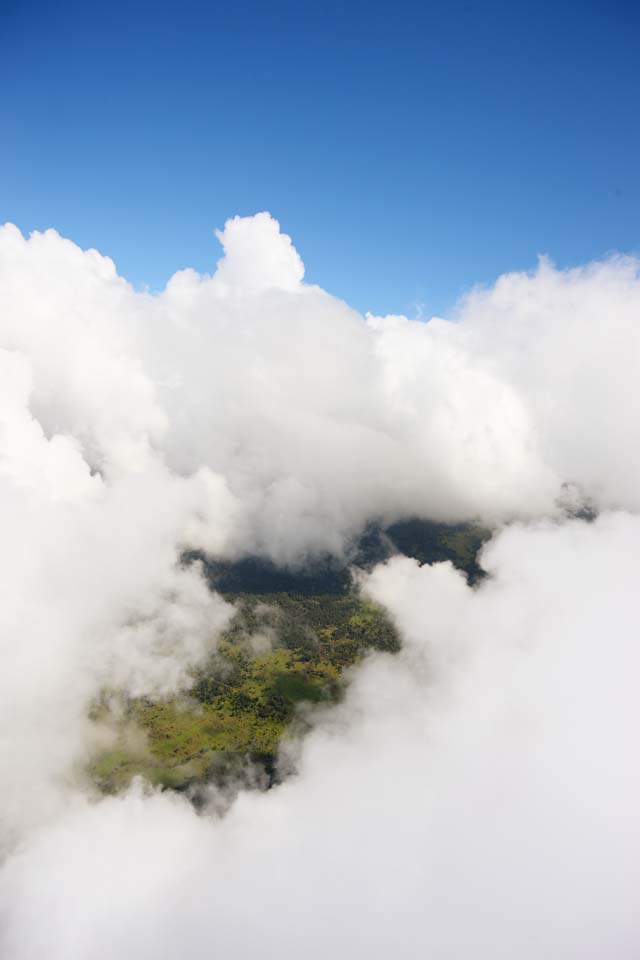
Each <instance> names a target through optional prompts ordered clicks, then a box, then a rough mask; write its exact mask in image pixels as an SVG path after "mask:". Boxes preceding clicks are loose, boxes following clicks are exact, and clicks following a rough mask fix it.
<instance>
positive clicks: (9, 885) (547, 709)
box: [2, 515, 640, 960]
mask: <svg viewBox="0 0 640 960" xmlns="http://www.w3.org/2000/svg"><path fill="white" fill-rule="evenodd" d="M639 534H640V527H639V522H638V519H637V518H630V517H628V516H622V515H610V516H605V517H602V518H601V519H600V520H598V521H597V523H595V524H593V525H587V524H584V523H577V522H574V523H571V524H569V525H567V526H564V527H557V526H551V525H542V526H540V527H538V528H531V529H523V528H515V529H512V530H509V531H507V532H505V533H503V534H502V535H501V536H500V537H498V539H497V540H496V541H495V542H494V543H493V544H492V545H491V546H490V547H489V549H488V550H487V552H486V554H485V558H484V559H485V563H486V565H487V567H488V569H489V570H490V571H491V578H490V579H489V580H486V581H485V582H484V583H483V585H482V586H481V587H480V588H479V589H475V590H474V589H471V588H469V587H468V586H467V585H466V583H465V582H464V580H463V579H462V578H461V576H460V575H459V574H458V573H457V572H456V571H454V569H453V568H452V567H450V566H449V565H448V564H443V565H437V566H435V567H432V568H430V567H423V568H419V567H418V566H417V565H416V564H415V562H414V561H410V560H406V559H398V560H394V561H391V562H390V563H389V564H387V565H386V566H384V567H382V568H379V569H377V570H376V571H375V572H374V573H373V575H372V576H371V579H370V581H369V584H368V590H369V591H370V593H371V594H372V595H373V596H374V597H376V598H377V599H378V600H382V601H383V602H385V603H386V604H387V605H388V606H389V609H390V611H391V612H392V614H393V615H394V616H395V617H396V618H397V621H398V623H399V624H400V626H401V628H402V631H403V636H404V638H405V647H404V650H403V651H402V653H401V654H400V655H399V656H397V657H395V658H394V657H392V656H389V655H387V656H380V655H378V656H376V657H374V658H371V659H370V660H369V661H368V662H367V663H366V664H365V666H364V667H362V668H361V669H360V670H359V672H358V673H357V675H356V676H355V677H354V679H353V683H352V685H351V688H350V691H349V694H348V697H347V700H346V701H345V703H344V704H343V705H341V707H340V708H338V709H336V710H334V711H333V712H330V713H327V714H326V715H325V716H324V718H323V719H321V720H319V722H318V725H317V727H316V729H315V731H314V732H313V734H312V735H311V736H310V738H309V739H308V740H307V741H306V743H305V745H304V747H303V752H302V756H301V758H300V760H299V772H298V775H297V776H296V777H295V778H293V779H291V780H289V781H287V782H285V783H284V784H283V785H282V786H280V787H278V788H276V789H274V790H272V791H270V792H269V793H268V794H249V793H248V794H245V795H244V796H242V797H241V798H240V799H239V800H238V801H237V802H236V804H235V806H234V807H233V808H232V809H231V811H230V812H229V813H228V814H227V815H226V817H225V818H223V819H209V818H208V817H206V816H205V817H200V818H199V817H197V816H196V815H195V814H194V813H193V812H192V810H191V809H190V808H189V807H188V805H186V803H185V802H183V801H179V800H177V799H175V798H173V797H169V796H166V795H162V796H161V795H157V794H156V795H147V796H145V795H144V794H143V793H141V792H140V791H139V790H133V791H132V792H130V793H129V794H128V795H127V796H125V797H123V798H119V799H110V800H105V801H102V802H101V803H100V804H98V805H90V804H87V803H86V802H85V801H82V800H80V799H78V800H77V802H76V805H75V807H74V808H73V809H71V810H69V811H67V812H66V813H65V814H64V815H63V816H61V817H60V818H59V819H58V820H57V821H56V823H55V824H54V825H53V826H52V827H51V828H50V829H49V830H47V831H46V832H45V833H43V834H41V835H39V836H38V837H37V838H35V839H34V841H33V842H32V843H31V844H30V845H29V847H28V848H27V849H25V850H24V851H23V852H22V853H21V854H19V855H17V856H15V857H14V858H13V859H12V860H11V861H10V862H9V863H8V864H7V866H6V868H5V871H4V874H3V878H2V902H3V903H4V909H5V917H6V921H7V922H6V927H5V940H4V944H5V950H6V951H7V955H8V956H12V957H16V958H22V957H31V956H38V955H40V954H41V953H42V952H46V954H47V956H50V957H52V958H57V957H65V958H66V957H92V958H112V957H117V956H122V955H123V954H124V955H136V956H140V957H174V956H177V955H179V954H183V953H185V952H186V953H187V954H188V955H189V956H193V957H206V956H210V955H211V953H212V952H214V953H220V954H223V955H225V956H228V957H246V956H249V955H251V954H253V953H254V952H258V951H259V952H261V953H263V954H264V955H266V956H273V957H275V956H285V957H288V956H297V955H299V954H300V952H302V951H303V952H304V953H305V955H306V956H310V957H323V956H326V955H327V953H328V952H336V953H338V954H339V955H341V956H343V955H349V956H388V955H390V954H393V955H396V956H397V955H399V956H402V957H423V956H425V955H427V956H429V955H433V956H446V957H455V958H457V957H460V958H462V957H468V956H471V955H473V956H480V957H505V958H507V957H513V956H520V957H524V958H527V957H531V958H532V960H533V958H537V957H539V956H540V955H541V954H544V955H545V956H548V957H558V958H563V960H564V958H566V957H575V958H581V960H583V958H589V957H593V958H600V957H602V956H616V957H621V958H622V957H629V958H631V957H634V956H636V955H637V950H638V946H639V945H640V931H639V930H638V921H637V916H638V889H640V885H639V881H640V867H639V864H640V837H639V835H638V831H637V808H638V801H639V800H640V776H639V771H638V765H637V763H636V762H634V758H635V756H636V755H637V748H638V729H640V726H639V723H638V721H639V720H640V716H639V708H638V700H637V692H636V689H635V688H636V677H637V671H638V668H639V667H640V649H639V648H638V643H637V631H636V626H635V625H636V623H637V617H638V612H639V611H638V596H639V594H638V589H637V588H638V583H637V573H636V571H637V569H638V562H639V561H640V556H639V552H640V536H639ZM612 624H614V625H615V629H612ZM87 878H91V881H92V882H91V883H87V882H86V880H87ZM36 918H37V920H36Z"/></svg>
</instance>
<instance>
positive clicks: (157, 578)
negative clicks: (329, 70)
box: [0, 213, 640, 960]
mask: <svg viewBox="0 0 640 960" xmlns="http://www.w3.org/2000/svg"><path fill="white" fill-rule="evenodd" d="M220 239H221V242H222V245H223V248H224V256H223V258H222V260H221V261H220V263H219V265H218V268H217V270H216V272H214V274H213V275H212V276H199V275H197V274H196V273H195V272H193V271H182V272H180V273H179V274H176V275H175V277H173V278H172V280H171V281H170V282H169V284H168V285H167V288H166V290H165V291H163V292H162V293H161V294H159V295H150V294H148V293H144V292H143V293H140V292H136V291H135V290H134V289H133V288H132V287H131V286H130V285H129V284H127V282H126V281H125V280H124V279H122V278H121V277H119V276H118V274H117V271H116V269H115V266H114V265H113V263H112V262H111V261H110V260H109V259H108V258H106V257H103V256H101V255H100V254H98V253H97V252H96V251H91V250H90V251H82V250H80V249H79V248H78V247H77V246H75V245H74V244H73V243H71V242H70V241H68V240H65V239H63V238H61V237H60V236H59V235H58V234H57V233H56V232H55V231H47V232H46V233H43V234H38V233H35V234H33V235H32V236H31V237H30V238H29V239H25V238H23V237H22V235H21V234H20V232H19V231H18V230H17V229H16V228H15V227H12V226H10V225H9V226H5V227H4V228H2V229H0V523H1V529H2V533H3V536H2V542H1V544H0V576H1V578H2V584H3V602H2V604H1V605H0V665H1V669H0V769H2V771H3V780H4V784H5V786H4V788H3V791H2V794H1V795H0V822H1V828H0V831H1V832H0V843H1V850H2V853H3V854H4V858H5V859H4V862H3V866H2V869H1V871H0V904H2V906H0V937H1V938H2V939H1V940H0V943H1V944H2V947H1V952H2V955H3V956H7V957H10V958H11V960H14V958H15V960H23V958H30V957H35V956H42V955H46V956H47V957H51V958H52V960H56V958H57V957H60V958H63V957H64V958H65V960H67V958H71V960H73V958H82V960H84V958H89V957H90V958H91V960H100V958H112V957H114V958H115V957H120V956H132V955H136V956H140V957H146V956H148V957H154V958H155V957H161V956H166V957H174V956H176V955H178V954H180V955H182V954H186V955H190V956H193V957H194V958H195V957H198V956H203V957H204V956H210V955H211V953H212V951H213V952H216V951H217V952H219V953H221V954H224V955H226V956H229V957H234V956H237V957H244V956H247V955H248V954H251V953H254V952H258V951H260V952H261V953H265V954H266V955H267V956H269V955H272V956H276V955H277V956H280V957H281V956H289V955H293V954H294V953H296V954H299V953H300V952H302V951H304V953H305V954H306V955H309V956H311V957H315V956H318V957H320V956H321V955H322V956H324V955H325V954H326V953H327V952H329V951H332V952H334V953H337V954H339V955H341V956H342V955H346V954H348V955H349V956H360V955H362V956H364V955H367V956H372V955H373V956H383V955H387V954H390V953H393V954H395V955H400V956H401V957H407V958H410V957H413V956H416V957H417V956H420V957H423V956H425V955H429V954H431V955H432V956H437V957H445V956H446V957H452V958H457V957H466V956H469V955H471V954H473V955H474V956H480V957H483V956H484V957H491V958H494V957H500V956H504V957H513V956H518V957H523V958H527V957H531V958H534V957H539V956H540V955H541V954H544V955H545V956H549V957H558V958H562V960H565V958H567V957H576V958H578V957H579V958H580V960H583V958H589V957H594V958H596V957H597V958H600V957H602V956H616V957H632V956H635V955H637V952H638V947H639V946H640V944H639V942H638V941H639V939H640V937H639V935H638V924H637V915H638V906H639V905H638V902H637V894H636V891H637V890H638V889H640V884H639V883H638V880H640V877H638V867H637V864H638V863H640V856H639V854H640V850H638V839H639V838H638V832H637V830H636V829H635V826H634V823H635V819H636V811H637V808H638V800H639V799H640V797H639V794H640V789H639V773H638V765H637V763H636V762H635V757H636V755H637V752H638V751H637V747H638V744H637V733H636V732H637V730H638V729H640V724H639V723H638V720H639V719H640V718H639V717H638V707H637V698H636V696H635V689H634V687H635V682H636V677H637V675H638V667H639V666H640V664H639V663H638V659H639V653H638V646H637V639H636V629H635V625H636V624H637V622H638V614H639V613H640V611H639V610H638V597H639V596H640V590H638V582H637V573H636V571H637V569H638V566H639V564H638V561H639V560H640V557H639V556H638V553H639V551H640V527H639V520H638V517H637V516H636V515H635V513H636V512H637V511H638V509H639V507H640V503H639V501H638V497H639V494H638V490H640V483H639V481H640V453H639V452H638V451H640V442H639V441H640V436H639V433H640V416H639V413H640V411H639V410H638V399H637V389H636V386H635V385H636V383H637V382H638V379H639V375H640V369H639V367H640V343H639V342H638V338H639V337H640V333H639V332H638V325H637V316H638V307H639V306H640V282H639V279H638V264H637V262H636V261H634V260H632V259H621V258H614V259H611V260H608V261H606V262H604V263H600V264H592V265H590V266H588V267H584V268H581V269H577V270H571V271H559V270H556V269H555V268H554V267H553V266H552V265H550V264H549V263H547V262H546V261H542V262H541V263H540V264H539V266H538V268H537V269H536V270H535V271H533V272H532V273H528V274H512V275H508V276H505V277H503V278H501V279H500V280H499V281H498V282H497V284H496V285H495V286H494V287H493V288H491V289H488V290H476V291H472V292H471V293H470V294H469V296H468V297H467V298H465V299H464V300H463V301H461V303H460V304H459V305H458V308H457V310H456V313H455V316H454V319H453V320H451V321H448V320H443V319H433V320H431V321H430V322H428V323H424V322H422V321H413V320H409V319H407V318H405V317H395V316H390V317H366V318H363V317H361V316H360V315H359V314H357V313H356V312H355V311H353V310H351V309H350V308H349V307H348V306H347V305H346V304H345V303H343V302H342V301H340V300H337V299H335V298H333V297H331V296H330V295H329V294H327V293H326V292H324V291H322V290H321V289H319V288H318V287H314V286H310V285H306V284H304V282H303V277H304V268H303V265H302V262H301V260H300V258H299V256H298V254H297V252H296V251H295V249H294V247H293V246H292V244H291V241H290V239H289V238H288V237H287V236H285V235H284V234H282V233H281V232H280V228H279V225H278V223H277V222H276V221H275V220H273V219H272V218H271V217H270V216H269V215H268V214H265V213H263V214H258V215H257V216H256V217H253V218H251V217H250V218H235V219H233V220H231V221H229V222H228V223H227V224H226V226H225V229H224V231H223V232H222V233H221V234H220ZM585 501H586V502H589V503H590V504H592V505H593V506H594V507H595V508H596V509H597V510H599V511H601V513H602V515H601V516H600V517H599V518H598V519H597V520H596V521H595V522H594V523H586V522H583V521H569V520H567V518H566V510H565V509H564V508H565V507H566V505H567V504H569V505H573V506H576V505H580V504H581V503H583V502H585ZM414 515H417V516H422V517H429V518H433V519H444V520H467V519H476V518H479V519H481V520H484V521H485V522H490V523H492V524H494V525H496V526H497V527H504V529H502V530H501V532H500V531H499V532H498V533H497V534H496V536H495V538H494V540H493V541H492V543H491V544H490V545H489V546H488V547H487V548H486V549H485V551H484V554H483V558H482V562H483V565H484V566H485V568H486V570H487V571H488V573H489V577H487V578H486V579H485V580H484V581H483V582H482V584H481V585H480V586H479V587H476V588H473V589H472V588H470V587H468V586H467V584H466V583H465V582H464V580H463V579H462V578H461V577H460V575H459V574H458V573H456V572H455V571H454V570H453V568H451V567H450V566H448V565H446V564H445V565H435V566H433V567H422V568H419V567H418V566H417V565H416V564H415V563H413V562H412V561H410V560H407V559H406V558H405V559H402V558H396V559H394V560H392V561H390V562H389V563H388V564H386V565H384V566H381V567H379V568H377V569H376V570H374V571H373V573H372V574H371V575H370V577H369V579H368V581H367V584H366V589H367V590H368V591H369V593H370V594H371V595H372V596H373V597H375V598H376V599H377V600H378V601H379V602H382V603H383V604H385V606H386V607H387V608H388V610H389V611H390V613H391V614H392V616H393V617H394V618H395V619H396V622H397V623H398V626H399V629H400V631H401V634H402V637H403V640H404V646H403V650H402V652H401V654H400V655H398V656H396V657H392V656H390V655H389V656H382V655H378V656H375V657H371V658H370V659H369V660H368V661H367V662H366V663H364V664H363V665H362V666H361V667H359V668H358V669H356V670H354V672H353V675H352V683H351V686H350V689H349V693H348V696H347V697H346V699H345V701H344V703H342V704H341V705H340V706H338V707H336V708H332V709H331V710H327V709H325V710H323V711H318V712H317V714H316V715H315V720H314V729H313V731H312V733H311V734H310V736H309V737H308V738H307V739H306V740H305V741H304V743H303V744H301V745H297V746H296V747H295V749H294V748H292V749H293V752H294V753H295V752H296V750H297V751H298V753H297V770H298V772H297V774H296V775H295V776H294V777H292V778H290V779H289V780H287V781H286V782H285V783H284V784H283V785H281V786H279V787H277V788H275V789H272V790H270V791H269V792H268V793H266V794H259V793H255V792H251V791H246V792H244V793H241V795H240V796H239V797H238V799H237V800H236V801H235V803H234V804H233V805H232V806H231V808H230V809H229V811H228V812H227V813H226V814H225V815H224V816H222V817H220V816H218V815H217V814H216V813H215V811H209V812H208V813H205V814H203V815H202V816H199V815H197V814H196V813H195V812H194V810H193V809H192V808H191V807H190V806H189V805H188V804H187V803H186V802H185V801H183V800H180V799H178V798H176V797H172V796H169V795H166V794H162V795H161V794H155V793H152V792H151V793H149V792H148V791H147V790H146V788H145V787H144V786H143V785H137V786H136V787H134V788H133V789H132V790H131V791H130V792H129V793H127V794H126V795H124V796H122V797H119V798H111V799H96V798H95V796H93V795H92V794H91V790H90V789H89V788H88V786H87V784H86V783H85V782H84V781H83V775H82V772H81V771H82V768H83V764H84V763H85V762H86V759H87V757H88V756H89V754H90V751H91V747H92V737H94V736H95V730H94V729H93V728H92V725H91V724H90V723H89V722H88V720H87V713H88V710H89V707H90V705H91V703H92V701H93V700H94V698H95V697H96V696H97V695H99V694H100V692H101V691H102V690H104V689H105V688H107V689H108V688H117V689H119V690H123V691H128V692H130V693H132V694H135V695H144V696H150V697H154V696H162V695H166V694H169V693H173V692H177V691H179V690H181V689H184V688H185V687H188V685H189V682H190V671H191V669H192V668H193V666H194V665H196V664H198V663H199V662H200V661H201V660H202V659H203V658H204V657H206V656H208V654H209V653H210V651H211V650H212V648H213V647H214V646H215V643H216V640H217V637H218V635H219V633H220V631H221V630H222V629H223V628H224V626H225V625H226V624H227V623H228V620H229V617H230V615H231V612H232V611H231V608H230V606H229V605H228V604H227V603H225V602H224V601H223V600H222V599H221V598H220V597H219V596H217V595H215V594H214V593H211V592H210V591H209V589H208V588H207V586H206V585H205V582H204V580H203V577H202V575H201V572H200V570H199V568H198V566H197V565H193V566H191V567H189V568H184V567H183V566H182V565H181V562H180V561H181V557H182V555H183V552H184V551H185V550H187V549H197V550H203V551H205V552H207V553H209V554H211V555H212V556H215V557H218V558H230V557H238V556H242V555H245V554H251V553H259V554H262V555H264V556H268V557H270V558H272V559H273V560H275V561H276V562H279V563H293V564H295V563H302V562H304V561H305V560H306V559H307V558H308V557H310V556H312V555H313V554H317V553H323V552H330V553H333V554H335V555H336V556H342V557H344V556H348V555H349V548H350V545H351V543H352V541H353V539H354V537H356V536H357V535H358V533H359V532H360V531H361V530H362V528H363V527H364V526H365V525H366V523H367V522H369V521H372V520H380V521H383V522H390V521H392V520H395V519H398V518H402V517H408V516H414Z"/></svg>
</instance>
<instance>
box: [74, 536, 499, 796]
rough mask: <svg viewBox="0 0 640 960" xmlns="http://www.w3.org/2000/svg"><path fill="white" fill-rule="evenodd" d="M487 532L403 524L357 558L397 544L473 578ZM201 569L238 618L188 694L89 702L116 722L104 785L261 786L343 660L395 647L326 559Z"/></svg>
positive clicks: (339, 673)
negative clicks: (286, 738)
mask: <svg viewBox="0 0 640 960" xmlns="http://www.w3.org/2000/svg"><path fill="white" fill-rule="evenodd" d="M486 536H487V534H486V532H485V531H484V530H481V529H479V528H476V527H462V526H459V527H452V526H445V525H441V524H426V523H424V522H422V521H409V522H407V523H404V524H397V525H395V526H394V527H392V528H389V529H388V530H387V531H384V532H383V531H380V530H378V529H372V530H369V531H368V532H367V535H366V537H363V538H362V540H361V542H360V544H359V545H358V553H357V556H356V558H355V559H357V562H358V563H359V564H360V565H362V566H365V567H367V566H371V565H372V564H373V563H376V562H378V561H379V560H381V559H384V558H385V557H386V556H388V555H389V554H390V553H391V552H393V551H394V548H400V549H401V552H403V553H406V554H408V555H409V556H415V557H416V558H417V559H418V560H419V561H420V562H434V561H438V560H445V559H450V560H452V561H453V562H454V563H455V564H456V565H457V566H459V567H460V568H461V569H463V570H465V572H466V573H467V576H468V578H469V580H470V582H474V581H475V580H476V579H477V578H478V576H479V575H480V573H481V571H480V568H479V567H478V566H477V562H476V556H477V551H478V549H479V547H480V545H481V544H482V542H483V539H484V538H486ZM186 559H187V562H188V561H189V559H191V558H186ZM207 572H208V575H209V578H210V580H211V583H212V586H214V587H215V588H216V589H217V590H219V591H220V592H222V593H223V594H224V595H225V597H226V598H227V599H229V600H231V601H232V602H233V603H234V604H235V606H236V609H237V614H236V616H235V617H234V620H233V622H232V623H231V626H230V627H229V629H228V630H227V632H226V633H225V634H224V636H223V637H222V638H221V639H220V641H219V643H218V647H217V649H216V651H215V653H214V654H212V656H211V659H210V662H209V663H208V664H207V665H206V667H205V668H203V669H202V670H201V671H200V672H199V673H198V674H197V675H196V676H194V678H193V686H192V688H191V690H190V691H189V695H188V696H185V697H182V698H179V699H172V700H166V701H158V702H152V701H150V700H145V699H138V700H127V701H124V702H122V700H121V699H118V698H115V699H114V698H111V699H109V698H107V697H105V698H104V701H103V702H102V703H100V704H96V706H95V709H94V718H95V719H96V720H97V721H102V722H103V723H105V722H106V723H111V724H112V725H114V724H115V727H116V735H115V742H114V743H113V744H112V746H111V748H110V749H107V750H104V751H103V752H102V753H101V754H100V755H99V756H98V757H97V758H96V759H95V761H94V762H93V764H92V766H91V771H90V772H91V776H92V778H93V779H94V781H95V782H96V784H97V785H98V787H99V788H100V789H101V790H102V791H104V792H108V793H111V792H116V791H118V790H120V789H122V788H123V787H124V786H126V785H127V784H128V783H129V782H130V781H131V779H132V777H134V776H135V775H142V776H144V777H145V778H146V779H148V780H149V781H150V782H151V783H154V784H157V785H160V786H163V787H166V788H171V789H175V790H189V791H190V792H191V793H193V794H194V796H196V797H197V790H198V787H199V786H200V785H203V784H207V783H211V782H214V783H216V785H218V786H220V785H222V786H224V784H225V783H227V782H232V781H234V780H238V779H240V780H245V781H247V780H249V781H250V782H252V783H256V784H258V785H260V786H268V785H270V784H271V783H272V782H273V781H274V779H275V778H277V776H278V769H277V763H276V758H277V752H278V746H279V743H280V740H281V738H282V735H283V733H284V732H285V731H286V730H287V728H288V727H289V726H290V724H291V723H292V722H293V721H294V720H295V721H296V722H297V723H298V725H304V717H305V712H306V711H307V710H308V705H310V704H311V705H313V704H321V703H325V702H331V701H335V700H336V699H338V698H339V697H340V695H341V692H342V689H343V682H344V681H343V672H344V670H345V668H346V667H348V666H350V665H352V664H354V663H355V662H356V661H357V660H358V659H360V658H361V657H362V656H363V655H364V654H365V653H366V651H368V650H383V651H389V652H393V651H396V650H397V649H398V646H399V641H398V637H397V635H396V632H395V630H394V628H393V626H392V624H391V623H390V621H389V620H388V618H387V617H386V615H385V613H384V611H383V610H381V609H380V608H379V607H377V606H376V605H375V604H372V603H370V602H368V601H366V600H364V599H363V598H362V597H361V596H359V595H358V594H356V593H354V592H353V590H352V589H351V587H350V577H349V574H348V571H347V570H346V569H345V568H344V567H339V566H336V565H335V563H332V562H331V561H329V560H327V561H325V562H322V563H318V564H316V565H315V566H314V567H312V568H307V569H306V570H305V571H304V572H302V573H300V572H295V571H287V570H280V569H278V568H276V567H274V566H273V565H271V564H269V563H265V562H264V561H259V560H257V559H250V560H244V561H241V562H240V563H238V564H227V565H221V564H209V565H208V566H207ZM115 716H117V720H115V721H114V717H115Z"/></svg>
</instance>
